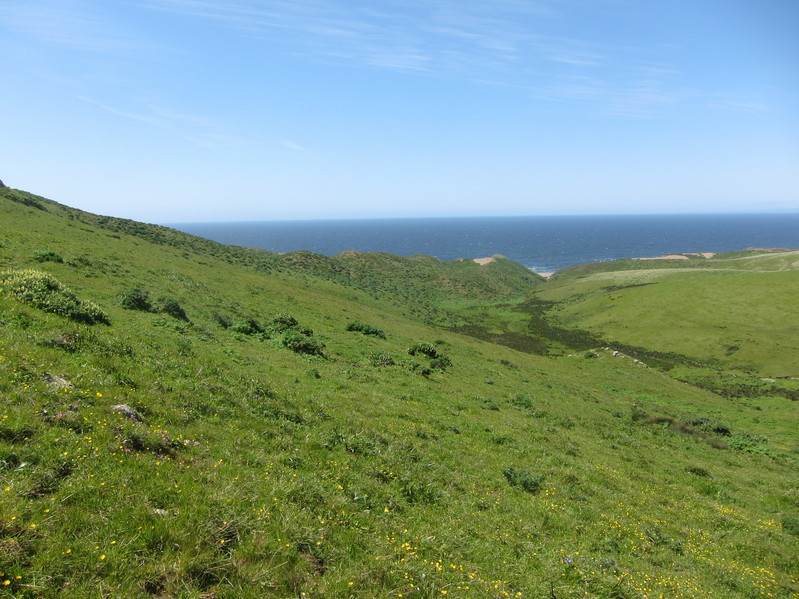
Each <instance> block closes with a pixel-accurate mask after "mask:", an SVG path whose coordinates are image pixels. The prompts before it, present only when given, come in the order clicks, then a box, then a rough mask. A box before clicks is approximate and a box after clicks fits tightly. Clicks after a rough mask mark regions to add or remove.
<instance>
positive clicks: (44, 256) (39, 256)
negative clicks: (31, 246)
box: [33, 250, 64, 264]
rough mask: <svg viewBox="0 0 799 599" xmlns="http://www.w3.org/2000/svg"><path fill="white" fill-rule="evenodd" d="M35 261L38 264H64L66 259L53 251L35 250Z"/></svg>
mask: <svg viewBox="0 0 799 599" xmlns="http://www.w3.org/2000/svg"><path fill="white" fill-rule="evenodd" d="M33 259H34V260H36V262H58V263H59V264H60V263H62V262H64V259H63V258H62V257H61V256H60V255H59V254H58V253H57V252H54V251H53V250H35V251H34V252H33Z"/></svg>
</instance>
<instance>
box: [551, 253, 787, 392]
mask: <svg viewBox="0 0 799 599" xmlns="http://www.w3.org/2000/svg"><path fill="white" fill-rule="evenodd" d="M694 263H696V264H697V266H692V264H694ZM652 264H658V265H660V267H659V268H651V266H652ZM683 265H684V266H683ZM664 266H665V267H664ZM633 267H635V268H633ZM797 296H799V251H796V250H794V251H791V250H782V251H774V250H749V251H746V252H736V253H732V254H720V255H717V256H715V257H714V258H711V259H704V258H698V259H692V260H690V261H684V260H662V261H639V260H636V261H619V262H610V263H607V264H603V265H602V266H601V267H596V268H595V269H594V271H593V272H588V273H586V272H585V271H581V270H580V269H567V270H565V271H563V272H562V273H559V276H558V277H557V279H556V280H555V281H553V282H552V284H551V285H548V286H547V288H546V290H542V291H541V292H540V293H539V294H538V297H539V298H540V299H543V300H554V301H557V302H558V307H557V314H558V318H559V320H560V322H562V323H565V324H567V325H570V326H579V327H581V328H585V329H588V330H590V331H593V332H595V333H598V334H601V335H603V336H606V337H608V338H611V339H614V340H618V341H620V342H623V343H628V344H632V345H640V346H644V347H647V348H651V349H656V350H660V351H666V352H678V353H681V354H685V355H689V356H697V357H702V358H710V359H713V360H715V361H716V362H718V363H720V364H724V365H725V366H727V367H735V368H742V369H746V370H751V371H753V372H755V373H758V374H760V375H762V376H770V377H780V376H799V362H797V360H796V355H797V353H799V303H797V302H796V301H795V299H796V297H797Z"/></svg>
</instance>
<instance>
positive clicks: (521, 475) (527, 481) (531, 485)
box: [502, 466, 544, 495]
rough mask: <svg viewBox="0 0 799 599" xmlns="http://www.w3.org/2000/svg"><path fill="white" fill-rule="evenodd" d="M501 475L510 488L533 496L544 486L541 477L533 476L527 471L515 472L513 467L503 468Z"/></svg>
mask: <svg viewBox="0 0 799 599" xmlns="http://www.w3.org/2000/svg"><path fill="white" fill-rule="evenodd" d="M502 474H503V475H504V476H505V478H506V479H507V481H508V482H509V483H510V484H511V485H512V486H514V487H521V488H522V489H524V490H525V491H527V492H528V493H532V494H533V495H535V494H536V493H538V492H539V491H540V490H541V487H542V486H543V484H544V477H543V476H533V475H532V474H530V472H529V471H528V470H516V469H515V468H514V467H513V466H508V467H507V468H505V470H503V471H502Z"/></svg>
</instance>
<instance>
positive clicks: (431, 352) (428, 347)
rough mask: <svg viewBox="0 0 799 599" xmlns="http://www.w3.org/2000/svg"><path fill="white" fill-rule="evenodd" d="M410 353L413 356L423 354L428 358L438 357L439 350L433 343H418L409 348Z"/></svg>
mask: <svg viewBox="0 0 799 599" xmlns="http://www.w3.org/2000/svg"><path fill="white" fill-rule="evenodd" d="M408 353H409V354H410V355H412V356H416V355H418V354H422V355H425V356H427V357H428V358H437V357H438V355H439V354H438V350H437V349H436V347H435V345H433V344H432V343H416V344H414V345H412V346H410V347H409V348H408Z"/></svg>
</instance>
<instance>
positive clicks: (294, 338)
mask: <svg viewBox="0 0 799 599" xmlns="http://www.w3.org/2000/svg"><path fill="white" fill-rule="evenodd" d="M266 331H267V333H268V334H269V335H270V336H277V337H276V340H275V341H276V344H277V345H278V346H279V347H285V348H286V349H290V350H291V351H293V352H296V353H298V354H307V355H311V356H321V355H322V352H323V351H324V349H325V344H324V343H322V342H321V341H320V340H319V339H318V338H317V337H315V336H314V332H313V331H312V330H311V329H309V328H308V327H304V326H302V325H301V324H300V323H299V322H298V321H297V319H296V318H294V317H293V316H292V315H291V314H278V315H277V316H276V317H275V318H273V319H272V320H271V321H269V323H268V324H267V325H266Z"/></svg>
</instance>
